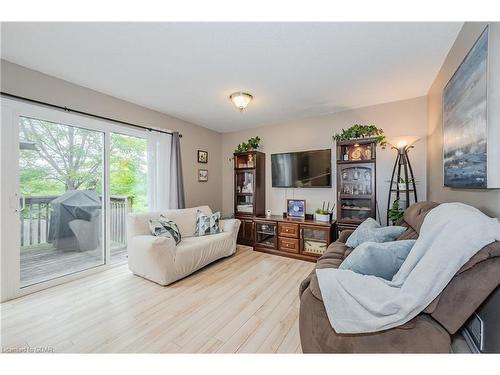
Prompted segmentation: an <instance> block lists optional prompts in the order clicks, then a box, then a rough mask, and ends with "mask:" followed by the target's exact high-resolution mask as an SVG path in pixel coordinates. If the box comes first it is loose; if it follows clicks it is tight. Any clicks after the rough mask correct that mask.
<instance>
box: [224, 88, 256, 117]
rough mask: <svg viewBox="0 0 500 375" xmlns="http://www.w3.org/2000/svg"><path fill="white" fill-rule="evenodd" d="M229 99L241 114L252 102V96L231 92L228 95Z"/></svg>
mask: <svg viewBox="0 0 500 375" xmlns="http://www.w3.org/2000/svg"><path fill="white" fill-rule="evenodd" d="M229 99H230V100H231V101H232V102H233V104H234V106H235V107H236V108H238V109H239V110H240V112H243V111H244V110H245V108H246V107H247V105H248V104H249V103H250V102H251V101H252V99H253V96H252V95H250V94H248V93H246V92H233V93H232V94H231V95H229Z"/></svg>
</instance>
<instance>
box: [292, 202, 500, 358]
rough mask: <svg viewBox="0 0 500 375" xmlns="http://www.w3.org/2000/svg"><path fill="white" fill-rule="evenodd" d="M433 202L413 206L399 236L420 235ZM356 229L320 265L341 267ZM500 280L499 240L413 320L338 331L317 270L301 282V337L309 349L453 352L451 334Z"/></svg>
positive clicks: (345, 233)
mask: <svg viewBox="0 0 500 375" xmlns="http://www.w3.org/2000/svg"><path fill="white" fill-rule="evenodd" d="M437 205H438V204H437V203H434V202H419V203H416V204H414V205H412V206H411V207H409V208H408V209H407V210H406V211H405V214H404V217H403V219H402V220H401V222H400V223H398V224H399V225H403V226H406V227H407V228H408V230H407V231H406V232H405V233H403V234H402V235H401V237H400V238H399V239H415V238H417V237H418V233H419V231H420V227H421V226H422V223H423V221H424V218H425V215H426V214H427V213H428V212H429V211H430V210H432V209H433V208H434V207H436V206H437ZM351 233H352V231H343V232H342V233H341V234H340V238H339V239H338V240H337V241H336V242H334V243H332V244H331V245H330V246H329V248H328V249H327V251H326V252H325V254H324V255H323V256H322V257H321V258H319V259H318V262H317V264H316V268H337V267H338V266H339V265H340V263H342V261H343V260H344V259H345V258H346V257H347V256H348V255H349V253H350V252H351V251H352V249H350V248H348V247H346V246H345V242H346V240H347V238H348V237H349V235H350V234H351ZM499 284H500V242H498V241H497V242H494V243H492V244H490V245H488V246H485V247H484V248H483V249H481V250H480V251H479V252H478V253H477V254H476V255H474V256H473V257H472V258H471V259H470V260H469V261H468V262H467V263H466V264H465V265H464V266H463V267H462V268H461V269H460V270H459V271H458V272H457V274H456V275H455V276H454V277H453V279H452V280H451V281H450V283H449V284H448V286H447V287H446V288H445V289H444V290H443V292H442V293H441V294H440V295H439V296H438V297H437V298H436V299H435V300H434V301H433V302H432V303H431V304H430V305H429V306H427V308H426V309H425V310H424V311H422V312H421V313H420V314H419V315H418V316H416V317H415V318H413V319H412V320H410V321H409V322H408V323H406V324H404V325H402V326H399V327H396V328H392V329H388V330H384V331H380V332H375V333H366V334H338V333H336V332H335V330H334V329H333V328H332V326H331V325H330V322H329V321H328V317H327V314H326V311H325V307H324V305H323V301H322V298H321V291H320V289H319V285H318V280H317V278H316V273H315V271H313V272H312V273H311V274H310V275H309V276H308V277H307V278H306V279H305V280H304V281H303V282H302V284H301V286H300V319H299V327H300V340H301V344H302V350H303V352H304V353H448V352H449V351H450V344H451V338H450V335H452V334H454V333H456V332H457V331H458V330H459V329H460V327H461V326H462V325H463V324H464V323H465V322H466V320H467V319H468V318H469V317H470V316H471V315H472V313H473V312H474V311H475V310H476V309H477V308H478V307H479V305H481V303H482V302H483V301H484V300H485V299H486V298H487V297H488V295H490V293H492V292H493V291H494V290H495V288H497V287H498V285H499Z"/></svg>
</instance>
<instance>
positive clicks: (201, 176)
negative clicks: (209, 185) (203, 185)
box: [198, 169, 208, 182]
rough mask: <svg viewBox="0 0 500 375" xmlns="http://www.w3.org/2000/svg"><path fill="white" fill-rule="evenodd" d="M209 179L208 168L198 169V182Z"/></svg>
mask: <svg viewBox="0 0 500 375" xmlns="http://www.w3.org/2000/svg"><path fill="white" fill-rule="evenodd" d="M207 181H208V170H207V169H198V182H207Z"/></svg>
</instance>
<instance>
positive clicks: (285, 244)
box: [278, 237, 299, 254]
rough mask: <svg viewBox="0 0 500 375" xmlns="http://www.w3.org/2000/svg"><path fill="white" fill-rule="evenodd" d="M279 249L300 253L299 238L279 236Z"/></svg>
mask: <svg viewBox="0 0 500 375" xmlns="http://www.w3.org/2000/svg"><path fill="white" fill-rule="evenodd" d="M278 250H282V251H287V252H289V253H297V254H298V253H299V239H298V238H285V237H278Z"/></svg>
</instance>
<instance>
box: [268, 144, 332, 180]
mask: <svg viewBox="0 0 500 375" xmlns="http://www.w3.org/2000/svg"><path fill="white" fill-rule="evenodd" d="M331 157H332V151H331V149H327V150H314V151H302V152H289V153H284V154H272V155H271V173H272V183H273V187H286V188H315V187H331V186H332V172H331V171H332V162H331Z"/></svg>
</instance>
